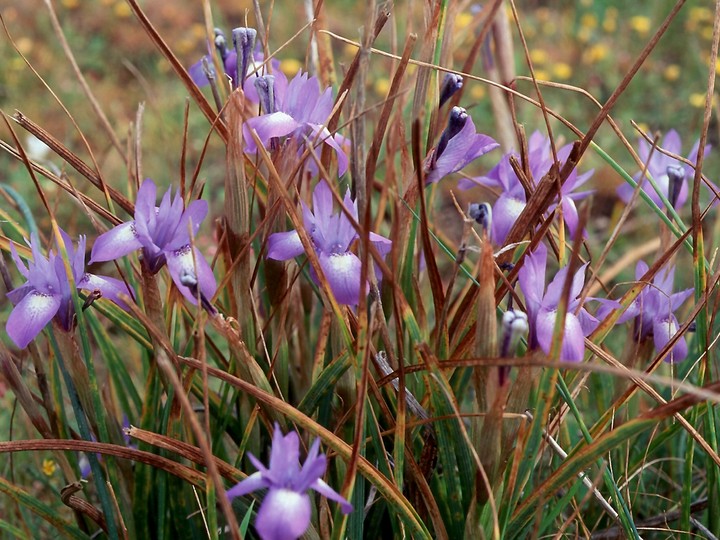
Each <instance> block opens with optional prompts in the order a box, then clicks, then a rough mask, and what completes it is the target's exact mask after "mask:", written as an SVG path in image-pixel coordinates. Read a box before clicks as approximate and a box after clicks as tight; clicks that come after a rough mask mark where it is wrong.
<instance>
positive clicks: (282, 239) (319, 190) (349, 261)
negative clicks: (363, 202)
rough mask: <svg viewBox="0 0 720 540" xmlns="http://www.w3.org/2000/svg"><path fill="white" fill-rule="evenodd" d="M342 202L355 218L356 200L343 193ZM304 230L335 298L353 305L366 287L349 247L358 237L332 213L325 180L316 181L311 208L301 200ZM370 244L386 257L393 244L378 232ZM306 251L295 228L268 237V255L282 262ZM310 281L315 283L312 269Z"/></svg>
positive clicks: (341, 215)
mask: <svg viewBox="0 0 720 540" xmlns="http://www.w3.org/2000/svg"><path fill="white" fill-rule="evenodd" d="M343 205H344V206H345V208H346V210H347V211H348V212H349V214H350V215H351V216H352V217H353V218H354V219H355V220H357V203H356V202H354V201H353V200H352V199H351V198H350V191H349V190H348V191H347V192H346V193H345V199H344V201H343ZM302 209H303V222H304V226H305V230H306V231H307V233H308V235H309V236H310V239H311V240H312V243H313V246H314V247H315V252H316V253H317V256H318V260H319V261H320V267H321V268H322V270H323V273H324V274H325V277H326V278H327V281H328V284H329V285H330V289H331V290H332V293H333V294H334V295H335V299H336V300H337V301H338V302H339V303H340V304H347V305H356V304H357V303H358V302H359V301H360V294H361V292H363V291H365V290H366V289H367V287H366V286H365V287H363V286H362V284H361V283H360V271H361V266H362V265H361V262H360V259H359V258H358V256H357V255H355V254H354V253H353V252H352V251H350V248H351V246H352V244H353V242H354V241H355V240H356V239H357V238H358V234H357V232H356V230H355V229H354V228H353V226H352V224H351V223H350V220H349V219H348V218H347V216H346V215H345V214H344V213H343V212H338V213H333V196H332V192H331V191H330V187H329V186H328V185H327V183H326V182H325V181H324V180H321V181H320V182H318V184H317V186H315V190H314V191H313V209H312V211H311V210H310V209H309V208H308V207H307V205H306V204H305V203H304V202H302ZM370 243H372V244H373V245H374V246H375V248H376V249H377V250H378V252H379V254H380V255H381V256H383V257H384V256H385V255H386V254H387V253H388V252H389V251H390V247H391V245H392V243H391V242H390V240H388V239H387V238H385V237H384V236H380V235H379V234H375V233H373V232H371V233H370ZM303 253H305V248H304V247H303V245H302V243H301V242H300V236H299V235H298V233H297V231H288V232H281V233H274V234H271V235H270V238H269V239H268V252H267V257H268V258H270V259H275V260H279V261H285V260H287V259H292V258H293V257H298V256H299V255H302V254H303ZM311 275H312V277H313V280H314V281H315V282H316V283H318V280H317V276H316V275H315V272H314V271H312V269H311Z"/></svg>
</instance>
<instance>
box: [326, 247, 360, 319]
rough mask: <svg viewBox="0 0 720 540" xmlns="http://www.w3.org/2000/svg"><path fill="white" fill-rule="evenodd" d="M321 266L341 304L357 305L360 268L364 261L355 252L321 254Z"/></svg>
mask: <svg viewBox="0 0 720 540" xmlns="http://www.w3.org/2000/svg"><path fill="white" fill-rule="evenodd" d="M320 266H321V267H322V269H323V272H324V273H325V277H326V278H327V280H328V284H329V285H330V289H331V290H332V293H333V294H334V295H335V299H336V300H337V301H338V303H340V304H345V305H351V306H354V305H357V304H358V302H359V301H360V292H361V287H360V268H361V266H362V263H361V262H360V259H358V257H357V256H356V255H355V254H353V253H343V254H335V255H326V254H324V253H323V254H320Z"/></svg>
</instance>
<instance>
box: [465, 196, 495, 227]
mask: <svg viewBox="0 0 720 540" xmlns="http://www.w3.org/2000/svg"><path fill="white" fill-rule="evenodd" d="M468 215H469V216H470V217H471V218H473V219H474V220H475V221H477V222H478V223H479V224H480V225H481V226H482V228H483V230H484V231H485V232H486V233H487V234H490V230H491V227H492V207H491V206H490V205H489V204H488V203H479V204H478V203H472V204H471V205H470V208H469V209H468Z"/></svg>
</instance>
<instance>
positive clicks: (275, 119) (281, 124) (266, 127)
mask: <svg viewBox="0 0 720 540" xmlns="http://www.w3.org/2000/svg"><path fill="white" fill-rule="evenodd" d="M300 126H301V124H299V123H298V122H296V121H295V119H294V118H293V117H292V116H290V115H289V114H287V113H285V112H282V111H277V112H274V113H272V114H264V115H263V116H258V117H256V118H250V119H249V120H248V121H247V122H245V123H244V124H243V140H244V141H245V144H246V147H245V149H246V151H247V152H249V153H254V152H257V145H256V143H255V139H254V138H253V136H252V135H251V133H250V130H251V129H253V130H255V132H256V133H257V136H258V139H260V142H261V143H262V144H263V146H267V144H268V142H270V139H272V138H273V137H284V136H285V135H289V134H290V133H292V132H293V131H295V130H296V129H297V128H299V127H300Z"/></svg>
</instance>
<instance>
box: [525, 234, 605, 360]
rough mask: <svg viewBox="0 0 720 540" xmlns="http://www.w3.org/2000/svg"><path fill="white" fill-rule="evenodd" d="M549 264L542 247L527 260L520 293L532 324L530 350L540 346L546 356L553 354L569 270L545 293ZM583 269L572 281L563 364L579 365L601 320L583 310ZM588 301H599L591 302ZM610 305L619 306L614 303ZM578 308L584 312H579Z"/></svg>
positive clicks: (563, 347) (563, 348)
mask: <svg viewBox="0 0 720 540" xmlns="http://www.w3.org/2000/svg"><path fill="white" fill-rule="evenodd" d="M546 264H547V249H546V248H545V246H544V245H543V244H539V245H538V246H537V248H536V249H535V251H534V252H532V253H530V254H528V255H527V256H526V257H525V262H524V263H523V266H522V268H521V269H520V272H519V274H518V281H519V283H520V290H522V292H523V295H525V306H526V308H527V313H528V319H529V321H530V346H531V347H534V346H535V345H540V348H541V349H542V350H543V351H545V353H546V354H548V353H550V348H551V346H552V338H553V332H554V330H555V320H556V318H557V310H558V305H559V304H560V297H561V295H562V290H563V287H564V286H565V280H566V278H567V273H568V267H567V266H565V267H563V268H561V269H560V270H559V271H558V273H557V274H555V277H554V278H553V280H552V282H551V283H550V285H548V287H547V290H545V267H546ZM586 267H587V263H586V264H584V265H582V266H581V267H580V268H579V269H578V270H577V272H575V275H574V276H573V278H572V284H571V287H570V294H569V298H568V304H567V313H566V315H565V332H564V335H563V341H562V350H561V352H560V360H563V361H571V362H579V361H581V360H582V359H583V356H584V353H585V339H584V336H587V335H590V333H591V332H592V331H593V330H595V327H596V326H597V325H598V320H597V319H596V318H595V317H593V316H592V315H590V313H588V312H587V310H586V309H585V308H584V307H581V304H580V299H579V298H578V297H579V296H580V293H581V292H582V289H583V286H584V284H585V268H586ZM588 300H599V299H596V298H588ZM604 302H606V303H609V304H612V305H614V306H615V305H617V303H615V302H612V301H604ZM578 308H580V309H579V310H578Z"/></svg>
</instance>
